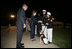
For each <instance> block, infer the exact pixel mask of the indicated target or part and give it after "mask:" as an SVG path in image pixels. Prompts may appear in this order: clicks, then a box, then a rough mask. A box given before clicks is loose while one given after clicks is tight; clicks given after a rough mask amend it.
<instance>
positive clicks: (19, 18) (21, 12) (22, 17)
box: [16, 9, 26, 25]
mask: <svg viewBox="0 0 72 49" xmlns="http://www.w3.org/2000/svg"><path fill="white" fill-rule="evenodd" d="M25 23H26V17H25V11H24V10H23V9H19V11H18V13H17V22H16V24H17V25H18V24H19V25H20V24H25Z"/></svg>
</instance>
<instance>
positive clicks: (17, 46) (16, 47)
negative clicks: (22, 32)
mask: <svg viewBox="0 0 72 49" xmlns="http://www.w3.org/2000/svg"><path fill="white" fill-rule="evenodd" d="M16 48H24V46H17V47H16Z"/></svg>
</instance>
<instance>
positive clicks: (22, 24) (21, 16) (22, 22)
mask: <svg viewBox="0 0 72 49" xmlns="http://www.w3.org/2000/svg"><path fill="white" fill-rule="evenodd" d="M27 9H28V6H27V5H26V4H23V5H22V8H21V9H19V11H18V13H17V22H16V25H17V45H16V47H17V48H24V46H22V45H23V44H21V39H22V32H23V28H26V17H25V11H26V10H27Z"/></svg>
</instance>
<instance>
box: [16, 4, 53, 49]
mask: <svg viewBox="0 0 72 49" xmlns="http://www.w3.org/2000/svg"><path fill="white" fill-rule="evenodd" d="M27 9H28V6H27V5H26V4H23V6H22V8H21V9H19V11H18V13H17V23H16V24H17V45H16V47H17V48H24V46H23V45H24V44H23V43H21V40H22V35H23V34H22V32H23V28H26V19H27V18H26V17H25V11H26V10H27ZM42 13H43V14H42V15H40V14H37V11H35V10H34V11H32V15H31V22H30V29H31V32H30V39H31V40H32V41H34V40H35V25H37V33H38V36H39V37H40V40H41V41H43V42H44V44H48V43H52V32H53V23H52V22H53V20H54V18H53V17H52V16H51V13H50V12H47V11H46V10H42ZM41 41H40V42H41Z"/></svg>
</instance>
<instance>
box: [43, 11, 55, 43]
mask: <svg viewBox="0 0 72 49" xmlns="http://www.w3.org/2000/svg"><path fill="white" fill-rule="evenodd" d="M50 17H51V13H50V12H47V17H46V18H45V19H44V20H43V22H44V25H45V30H46V31H45V32H46V33H45V37H46V40H47V41H48V42H49V43H51V42H52V33H53V23H52V22H53V20H54V19H53V18H50Z"/></svg>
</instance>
